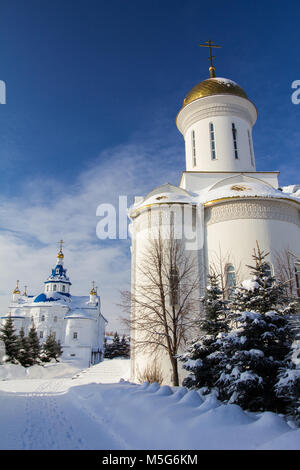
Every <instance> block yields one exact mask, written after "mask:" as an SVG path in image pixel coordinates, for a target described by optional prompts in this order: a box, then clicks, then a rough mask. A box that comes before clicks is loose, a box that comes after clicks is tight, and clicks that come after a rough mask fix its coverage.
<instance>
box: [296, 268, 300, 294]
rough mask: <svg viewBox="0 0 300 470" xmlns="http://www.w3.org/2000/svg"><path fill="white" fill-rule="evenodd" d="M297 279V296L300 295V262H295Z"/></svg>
mask: <svg viewBox="0 0 300 470" xmlns="http://www.w3.org/2000/svg"><path fill="white" fill-rule="evenodd" d="M295 281H296V293H297V297H300V263H296V264H295Z"/></svg>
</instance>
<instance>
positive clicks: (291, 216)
mask: <svg viewBox="0 0 300 470" xmlns="http://www.w3.org/2000/svg"><path fill="white" fill-rule="evenodd" d="M236 219H267V220H279V221H281V222H288V223H292V224H295V225H297V226H298V227H300V212H299V210H298V209H297V208H296V207H292V206H290V205H288V204H286V203H284V202H282V201H277V200H272V201H266V200H262V199H260V200H258V201H251V200H249V199H248V200H242V201H227V202H224V203H221V204H216V205H215V206H212V207H205V224H206V225H212V224H217V223H219V222H225V221H227V220H236Z"/></svg>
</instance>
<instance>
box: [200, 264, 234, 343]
mask: <svg viewBox="0 0 300 470" xmlns="http://www.w3.org/2000/svg"><path fill="white" fill-rule="evenodd" d="M208 280H209V284H208V286H207V287H206V289H205V294H204V297H203V299H202V304H203V309H204V318H203V319H201V320H200V322H199V326H200V329H201V330H202V331H203V332H205V333H206V334H208V335H212V336H214V337H215V336H216V335H218V334H219V333H220V332H222V331H227V330H228V321H227V315H226V314H227V308H226V305H225V302H224V300H223V292H222V290H221V289H220V286H219V281H218V276H217V275H216V274H215V273H212V274H210V275H209V279H208Z"/></svg>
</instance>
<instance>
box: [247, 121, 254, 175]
mask: <svg viewBox="0 0 300 470" xmlns="http://www.w3.org/2000/svg"><path fill="white" fill-rule="evenodd" d="M248 141H249V149H250V158H251V165H252V166H254V157H253V148H252V144H251V136H250V131H249V129H248Z"/></svg>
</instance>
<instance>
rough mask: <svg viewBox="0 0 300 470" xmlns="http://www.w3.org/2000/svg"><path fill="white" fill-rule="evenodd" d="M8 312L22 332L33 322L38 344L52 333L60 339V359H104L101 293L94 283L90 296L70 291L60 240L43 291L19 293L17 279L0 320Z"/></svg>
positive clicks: (85, 361)
mask: <svg viewBox="0 0 300 470" xmlns="http://www.w3.org/2000/svg"><path fill="white" fill-rule="evenodd" d="M8 315H10V316H11V318H12V319H13V321H14V326H15V329H16V331H17V332H19V331H20V329H21V328H22V327H23V328H24V331H25V335H27V334H28V331H29V329H30V327H31V325H32V322H33V323H34V325H35V327H36V329H37V334H38V337H39V339H40V343H41V344H42V343H43V342H44V341H45V340H46V338H47V336H48V335H49V334H50V333H53V334H54V335H55V338H56V340H57V341H58V340H59V341H60V343H61V346H62V349H63V354H62V360H73V361H80V362H81V363H82V364H83V365H85V366H89V365H93V364H96V363H98V362H100V361H101V360H102V359H103V353H104V333H105V325H106V323H107V320H106V319H105V318H104V316H103V315H102V313H101V302H100V297H99V295H98V294H97V289H96V288H95V287H94V286H93V287H92V289H91V291H90V294H89V296H74V295H73V294H71V282H70V279H69V277H68V276H67V269H66V268H65V267H64V254H63V252H62V243H61V246H60V250H59V252H58V254H57V258H56V265H55V267H54V268H53V269H52V272H51V274H50V276H49V277H48V278H47V279H46V281H45V282H44V292H42V293H40V294H38V295H36V296H29V295H28V294H27V292H26V288H25V292H24V293H23V294H21V291H20V288H19V285H18V283H17V286H16V288H15V289H14V291H13V294H12V301H11V303H10V306H9V312H8V314H7V315H3V316H2V317H1V319H0V321H1V324H3V323H4V322H5V321H6V319H7V317H8Z"/></svg>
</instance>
